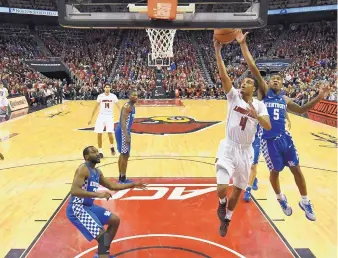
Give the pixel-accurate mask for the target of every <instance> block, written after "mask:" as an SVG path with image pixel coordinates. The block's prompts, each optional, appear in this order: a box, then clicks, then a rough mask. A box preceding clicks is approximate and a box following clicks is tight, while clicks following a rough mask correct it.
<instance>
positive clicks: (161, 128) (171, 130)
mask: <svg viewBox="0 0 338 258" xmlns="http://www.w3.org/2000/svg"><path fill="white" fill-rule="evenodd" d="M219 122H220V121H214V122H205V121H196V120H195V119H193V118H191V117H186V116H153V117H148V118H135V119H134V123H133V125H132V127H131V132H132V133H138V134H157V135H164V134H185V133H192V132H197V131H199V130H202V129H204V128H207V127H209V126H212V125H215V124H218V123H219ZM115 127H116V123H115ZM79 130H85V131H93V130H94V127H88V128H81V129H79Z"/></svg>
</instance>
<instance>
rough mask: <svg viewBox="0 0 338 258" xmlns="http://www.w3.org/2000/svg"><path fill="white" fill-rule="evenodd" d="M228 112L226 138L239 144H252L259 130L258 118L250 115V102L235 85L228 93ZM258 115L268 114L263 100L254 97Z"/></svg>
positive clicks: (253, 103) (253, 102)
mask: <svg viewBox="0 0 338 258" xmlns="http://www.w3.org/2000/svg"><path fill="white" fill-rule="evenodd" d="M227 99H228V112H227V113H228V114H227V124H226V132H225V133H226V138H228V139H229V140H231V141H233V142H235V143H238V144H246V145H249V144H252V143H253V141H254V139H255V134H256V131H257V124H258V121H257V119H255V118H253V117H251V116H250V115H249V108H250V106H249V104H248V103H247V102H245V101H244V100H243V99H242V96H241V94H240V92H239V91H238V90H236V89H235V88H234V87H232V88H231V90H230V91H229V92H228V94H227ZM252 105H253V106H254V108H255V110H256V113H257V115H258V116H268V115H269V114H268V111H267V108H266V106H265V105H264V103H263V102H262V101H259V100H257V99H253V101H252Z"/></svg>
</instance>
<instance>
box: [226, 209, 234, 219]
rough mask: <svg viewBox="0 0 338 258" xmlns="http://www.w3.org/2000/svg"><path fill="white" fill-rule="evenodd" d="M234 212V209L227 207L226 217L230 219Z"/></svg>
mask: <svg viewBox="0 0 338 258" xmlns="http://www.w3.org/2000/svg"><path fill="white" fill-rule="evenodd" d="M233 212H234V211H230V210H228V209H227V212H226V215H225V218H226V219H228V220H231V217H232V213H233Z"/></svg>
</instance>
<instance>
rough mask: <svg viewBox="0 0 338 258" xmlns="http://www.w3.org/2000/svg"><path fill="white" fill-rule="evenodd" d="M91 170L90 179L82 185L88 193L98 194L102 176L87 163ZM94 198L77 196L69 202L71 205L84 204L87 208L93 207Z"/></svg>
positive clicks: (72, 197)
mask: <svg viewBox="0 0 338 258" xmlns="http://www.w3.org/2000/svg"><path fill="white" fill-rule="evenodd" d="M85 164H86V166H87V168H88V170H89V177H88V178H86V180H85V181H84V183H83V185H82V189H83V190H85V191H87V192H97V190H98V188H99V182H100V174H99V172H98V171H97V169H96V168H95V169H92V168H91V167H90V166H89V165H88V164H87V163H85ZM93 202H94V198H79V197H76V196H71V197H70V200H69V205H72V204H82V205H85V206H92V205H93Z"/></svg>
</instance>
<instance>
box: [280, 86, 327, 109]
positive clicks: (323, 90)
mask: <svg viewBox="0 0 338 258" xmlns="http://www.w3.org/2000/svg"><path fill="white" fill-rule="evenodd" d="M328 92H329V87H328V85H326V86H322V87H321V88H320V90H319V94H318V96H317V97H315V98H314V99H313V100H311V101H309V102H308V103H306V104H305V105H303V106H299V105H298V104H297V103H295V102H293V101H292V100H291V99H290V98H289V97H287V96H283V97H284V99H285V101H286V104H287V106H288V110H290V111H292V112H295V113H297V114H304V113H306V112H308V111H309V110H310V109H311V108H313V107H314V106H315V105H316V104H317V103H318V102H320V101H321V100H322V99H324V97H325V95H326V94H327V93H328Z"/></svg>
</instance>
